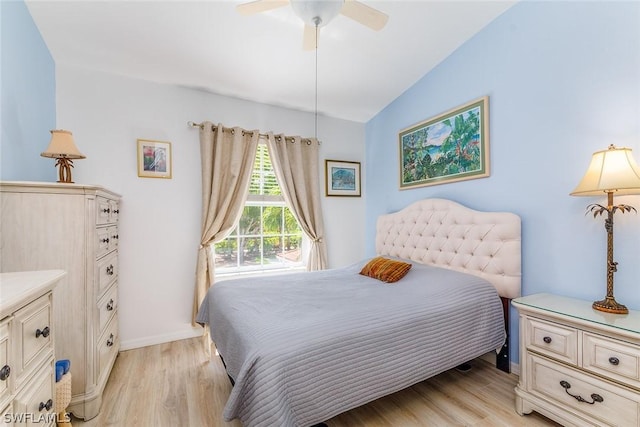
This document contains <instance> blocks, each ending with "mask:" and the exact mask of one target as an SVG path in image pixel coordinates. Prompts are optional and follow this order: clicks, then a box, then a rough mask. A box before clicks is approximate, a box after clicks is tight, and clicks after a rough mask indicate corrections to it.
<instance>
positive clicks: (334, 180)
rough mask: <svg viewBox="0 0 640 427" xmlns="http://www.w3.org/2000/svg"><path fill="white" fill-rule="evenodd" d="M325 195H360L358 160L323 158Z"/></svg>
mask: <svg viewBox="0 0 640 427" xmlns="http://www.w3.org/2000/svg"><path fill="white" fill-rule="evenodd" d="M324 166H325V176H326V186H325V188H326V195H327V196H347V197H360V162H348V161H341V160H325V161H324Z"/></svg>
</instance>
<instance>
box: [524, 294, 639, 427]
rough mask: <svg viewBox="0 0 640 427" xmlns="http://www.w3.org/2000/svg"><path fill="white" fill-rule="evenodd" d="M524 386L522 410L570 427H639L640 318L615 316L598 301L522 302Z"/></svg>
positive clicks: (543, 297)
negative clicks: (599, 307) (594, 305)
mask: <svg viewBox="0 0 640 427" xmlns="http://www.w3.org/2000/svg"><path fill="white" fill-rule="evenodd" d="M512 304H513V306H514V307H515V308H516V309H517V310H518V312H519V315H520V381H519V383H518V385H517V387H516V389H515V391H516V411H517V412H518V413H519V414H520V415H524V414H528V413H530V412H531V411H536V412H539V413H541V414H543V415H545V416H547V417H549V418H551V419H553V420H555V421H557V422H559V423H561V424H563V425H564V426H576V427H583V426H587V425H595V426H621V427H631V426H640V311H636V310H629V314H627V315H620V314H610V313H604V312H601V311H597V310H594V309H593V308H591V304H592V302H591V301H584V300H578V299H574V298H567V297H561V296H556V295H551V294H536V295H529V296H526V297H521V298H516V299H514V300H513V301H512Z"/></svg>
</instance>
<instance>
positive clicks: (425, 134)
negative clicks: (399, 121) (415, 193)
mask: <svg viewBox="0 0 640 427" xmlns="http://www.w3.org/2000/svg"><path fill="white" fill-rule="evenodd" d="M398 139H399V145H400V189H401V190H403V189H407V188H413V187H422V186H427V185H437V184H445V183H449V182H455V181H463V180H467V179H475V178H485V177H488V176H489V97H487V96H485V97H483V98H480V99H477V100H474V101H471V102H469V103H467V104H464V105H461V106H459V107H456V108H454V109H452V110H450V111H447V112H445V113H442V114H440V115H438V116H436V117H433V118H430V119H427V120H425V121H422V122H420V123H417V124H415V125H413V126H411V127H409V128H407V129H404V130H402V131H400V134H399V138H398Z"/></svg>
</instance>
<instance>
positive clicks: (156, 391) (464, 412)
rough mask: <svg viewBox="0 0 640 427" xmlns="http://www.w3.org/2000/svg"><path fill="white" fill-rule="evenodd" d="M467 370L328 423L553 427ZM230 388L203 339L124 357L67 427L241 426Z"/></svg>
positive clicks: (503, 386)
mask: <svg viewBox="0 0 640 427" xmlns="http://www.w3.org/2000/svg"><path fill="white" fill-rule="evenodd" d="M472 366H473V367H472V369H471V371H469V372H466V373H462V372H458V371H456V370H455V369H454V370H451V371H448V372H444V373H442V374H440V375H438V376H436V377H433V378H431V379H429V380H427V381H423V382H421V383H419V384H416V385H414V386H413V387H410V388H408V389H406V390H403V391H400V392H398V393H395V394H392V395H390V396H387V397H384V398H381V399H378V400H376V401H374V402H371V403H369V404H368V405H365V406H363V407H360V408H357V409H354V410H351V411H348V412H345V413H343V414H340V415H338V416H337V417H334V418H332V419H330V420H327V425H328V426H329V427H353V426H366V427H419V426H429V427H432V426H433V427H438V426H475V427H488V426H491V427H497V426H504V427H511V426H559V424H556V423H554V422H552V421H550V420H548V419H547V418H544V417H543V416H541V415H538V414H536V413H535V412H534V413H532V414H530V415H526V416H524V417H521V416H519V415H518V414H516V413H515V410H514V391H513V388H514V387H515V385H516V383H517V379H518V377H517V376H515V375H513V374H505V373H504V372H501V371H499V370H497V369H496V368H495V367H494V366H493V365H491V364H490V363H489V362H487V361H485V360H482V359H476V360H474V361H473V362H472ZM72 368H73V367H72ZM230 390H231V385H230V384H229V380H228V379H227V376H226V373H225V371H224V368H223V366H222V363H221V362H220V359H219V358H217V357H215V356H214V358H213V360H211V361H209V360H208V359H207V357H206V355H205V352H204V349H203V346H202V339H201V338H195V339H188V340H182V341H176V342H171V343H167V344H161V345H156V346H150V347H145V348H140V349H135V350H129V351H123V352H122V353H120V355H119V356H118V358H117V360H116V363H115V366H114V369H113V371H112V373H111V377H110V379H109V382H108V383H107V386H106V389H105V393H104V400H103V404H102V409H101V411H100V414H99V415H98V416H97V417H96V418H94V419H92V420H89V421H86V422H83V421H81V420H77V419H74V420H73V426H74V427H79V426H86V427H97V426H127V427H132V426H143V427H151V426H153V427H164V426H168V427H169V426H171V427H177V426H180V427H182V426H191V427H205V426H211V427H218V426H220V427H227V426H229V427H231V426H234V427H240V426H241V424H240V422H238V421H237V420H236V421H234V422H225V421H224V420H223V419H222V410H223V407H224V404H225V402H226V399H227V396H228V395H229V392H230ZM274 427H278V426H274Z"/></svg>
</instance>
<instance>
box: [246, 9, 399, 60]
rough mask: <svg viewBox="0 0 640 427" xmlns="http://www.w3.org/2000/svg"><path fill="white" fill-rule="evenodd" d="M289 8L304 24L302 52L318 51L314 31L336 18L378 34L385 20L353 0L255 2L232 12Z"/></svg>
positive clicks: (249, 13) (374, 10)
mask: <svg viewBox="0 0 640 427" xmlns="http://www.w3.org/2000/svg"><path fill="white" fill-rule="evenodd" d="M288 4H290V5H291V9H292V10H293V12H294V13H295V14H296V16H298V17H299V18H300V19H302V21H303V22H304V23H305V29H304V40H303V48H304V49H305V50H313V49H316V48H317V47H318V40H317V32H318V31H317V30H318V28H319V27H323V26H325V25H327V24H328V23H329V22H330V21H331V20H332V19H333V18H335V17H336V16H338V15H339V14H340V15H344V16H346V17H347V18H350V19H353V20H354V21H356V22H358V23H360V24H362V25H364V26H366V27H369V28H370V29H372V30H375V31H379V30H381V29H382V28H383V27H384V26H385V25H386V23H387V20H388V19H389V17H388V16H387V15H386V14H384V13H382V12H380V11H379V10H377V9H374V8H372V7H370V6H367V5H366V4H364V3H361V2H359V1H357V0H255V1H252V2H249V3H242V4H239V5H238V6H237V7H236V9H237V11H238V13H240V14H242V15H245V16H246V15H254V14H256V13H261V12H266V11H268V10H273V9H277V8H280V7H283V6H286V5H288Z"/></svg>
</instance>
